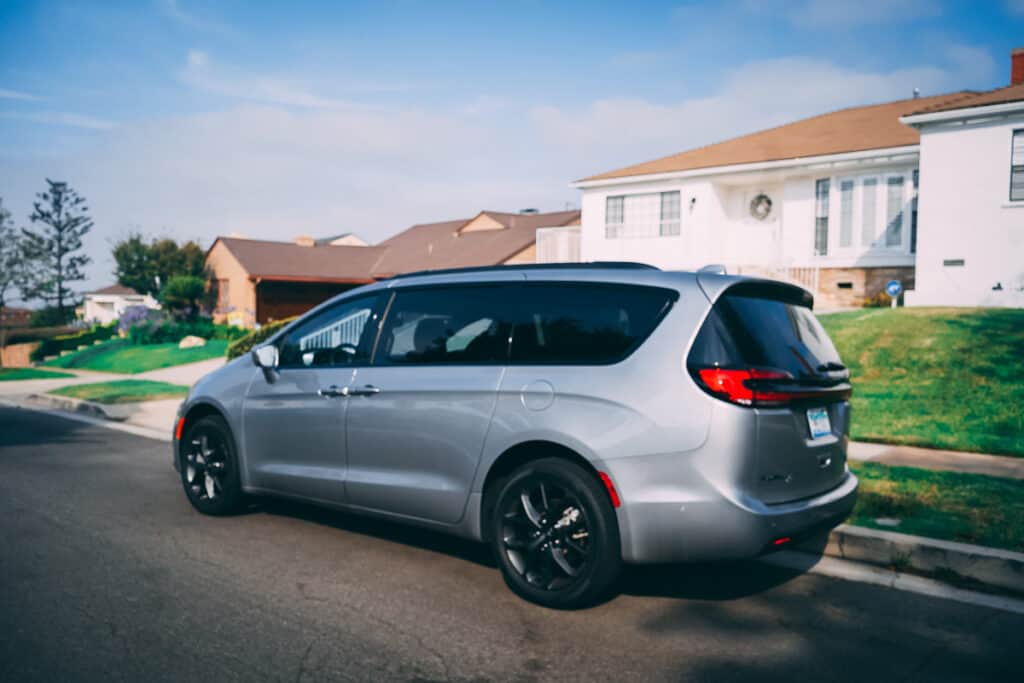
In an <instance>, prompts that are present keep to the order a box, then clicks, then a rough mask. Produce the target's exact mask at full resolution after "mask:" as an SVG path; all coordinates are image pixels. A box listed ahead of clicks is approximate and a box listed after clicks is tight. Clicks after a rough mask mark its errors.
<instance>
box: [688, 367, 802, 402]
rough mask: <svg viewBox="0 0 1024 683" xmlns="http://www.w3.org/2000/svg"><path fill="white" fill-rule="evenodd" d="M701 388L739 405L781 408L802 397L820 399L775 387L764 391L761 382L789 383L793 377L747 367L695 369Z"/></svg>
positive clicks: (787, 374) (779, 371)
mask: <svg viewBox="0 0 1024 683" xmlns="http://www.w3.org/2000/svg"><path fill="white" fill-rule="evenodd" d="M697 376H698V377H699V378H700V381H701V383H702V384H703V385H704V388H705V389H707V390H708V391H709V392H710V393H711V394H712V395H714V396H716V397H718V398H721V399H723V400H725V401H729V402H730V403H736V404H739V405H741V406H781V405H785V404H787V403H789V402H791V401H795V400H797V399H801V398H814V397H821V396H822V392H821V391H820V390H819V391H788V390H785V389H779V388H778V387H770V389H768V390H766V389H764V388H763V383H765V382H768V383H770V382H771V380H782V381H792V379H793V376H792V375H790V374H789V373H788V372H782V371H781V370H765V369H760V368H747V369H744V370H730V369H727V368H701V369H699V370H697Z"/></svg>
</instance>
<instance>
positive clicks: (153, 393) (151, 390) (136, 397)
mask: <svg viewBox="0 0 1024 683" xmlns="http://www.w3.org/2000/svg"><path fill="white" fill-rule="evenodd" d="M50 393H51V394H55V395H57V396H70V397H71V398H81V399H85V400H87V401H96V402H97V403H133V402H135V401H156V400H158V399H161V398H179V397H183V396H185V395H187V394H188V387H183V386H180V385H178V384H168V383H167V382H153V381H151V380H148V379H121V380H117V381H114V382H96V383H93V384H76V385H73V386H69V387H61V388H60V389H55V390H53V391H51V392H50Z"/></svg>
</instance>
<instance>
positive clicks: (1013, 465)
mask: <svg viewBox="0 0 1024 683" xmlns="http://www.w3.org/2000/svg"><path fill="white" fill-rule="evenodd" d="M847 456H848V457H849V458H850V460H860V461H863V462H877V463H881V464H883V465H898V466H901V467H921V468H923V469H926V470H942V471H947V472H966V473H968V474H987V475H988V476H990V477H1005V478H1007V479H1024V458H1015V457H1012V456H1007V455H985V454H982V453H966V452H962V451H943V450H938V449H934V448H917V447H915V446H895V445H893V444H886V443H865V442H863V441H851V442H850V447H849V449H848V450H847Z"/></svg>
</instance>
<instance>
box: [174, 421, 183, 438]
mask: <svg viewBox="0 0 1024 683" xmlns="http://www.w3.org/2000/svg"><path fill="white" fill-rule="evenodd" d="M184 428H185V418H184V417H179V418H178V426H177V427H175V429H174V440H175V441H181V430H182V429H184Z"/></svg>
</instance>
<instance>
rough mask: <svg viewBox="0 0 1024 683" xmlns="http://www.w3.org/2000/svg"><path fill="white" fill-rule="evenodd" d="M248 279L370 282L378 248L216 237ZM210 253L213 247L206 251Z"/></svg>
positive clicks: (378, 254) (378, 253)
mask: <svg viewBox="0 0 1024 683" xmlns="http://www.w3.org/2000/svg"><path fill="white" fill-rule="evenodd" d="M217 242H220V243H222V244H223V245H224V246H225V247H226V248H227V250H228V251H230V252H231V254H232V255H233V256H234V257H235V258H236V259H238V262H239V263H240V264H241V266H242V268H244V269H245V270H246V271H247V272H248V273H249V276H250V277H256V278H260V279H263V280H289V281H309V282H371V281H372V280H373V276H372V273H373V270H374V264H376V262H377V260H378V259H379V258H380V257H381V255H382V254H383V253H384V249H383V248H382V247H349V246H331V245H318V246H315V247H301V246H299V245H297V244H295V243H293V242H272V241H267V240H250V239H240V238H235V237H218V238H217V240H216V241H215V242H214V244H216V243H217ZM210 248H211V249H213V247H212V246H211V247H210Z"/></svg>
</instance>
